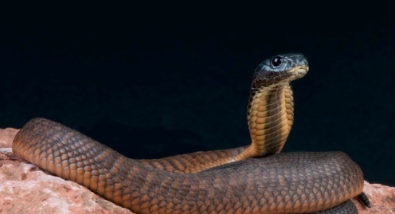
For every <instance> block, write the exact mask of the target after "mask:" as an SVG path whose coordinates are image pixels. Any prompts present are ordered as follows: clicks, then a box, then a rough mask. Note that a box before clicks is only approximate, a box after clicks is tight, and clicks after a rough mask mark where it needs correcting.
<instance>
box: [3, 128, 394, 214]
mask: <svg viewBox="0 0 395 214" xmlns="http://www.w3.org/2000/svg"><path fill="white" fill-rule="evenodd" d="M17 132H18V130H17V129H11V128H8V129H0V213H17V214H23V213H42V214H46V213H56V214H66V213H84V214H90V213H92V214H96V213H101V214H107V213H108V214H110V213H115V214H133V213H132V212H131V211H129V210H127V209H124V208H122V207H119V206H118V205H116V204H114V203H112V202H109V201H107V200H105V199H103V198H102V197H100V196H98V195H96V194H95V193H93V192H91V191H90V190H89V189H87V188H85V187H83V186H80V185H79V184H77V183H74V182H72V181H66V180H63V179H62V178H59V177H56V176H53V175H50V174H48V173H46V172H44V171H42V170H41V169H39V168H38V167H36V166H35V165H33V164H30V163H28V162H26V161H24V160H21V159H18V158H16V157H15V156H14V155H13V154H12V149H11V147H12V140H13V139H14V136H15V134H16V133H17ZM364 192H365V194H366V195H367V196H368V198H369V200H370V202H371V204H372V208H370V209H369V208H366V207H363V206H362V205H361V204H360V203H359V202H357V201H356V200H354V199H353V201H354V203H355V204H356V205H357V208H358V210H359V213H360V214H368V213H380V214H394V213H395V188H394V187H389V186H384V185H381V184H370V183H368V182H367V181H365V186H364Z"/></svg>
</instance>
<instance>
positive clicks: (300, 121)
mask: <svg viewBox="0 0 395 214" xmlns="http://www.w3.org/2000/svg"><path fill="white" fill-rule="evenodd" d="M113 9H114V8H113ZM119 9H120V10H121V11H118V10H117V9H114V10H111V11H107V10H103V11H100V12H98V11H95V10H94V9H92V10H86V11H84V10H83V9H81V10H80V11H79V12H73V13H72V12H70V11H68V10H66V9H65V10H63V11H61V10H59V11H58V10H56V11H52V13H51V14H50V15H42V14H41V13H40V12H37V11H35V10H32V11H33V12H32V13H20V14H19V15H15V16H13V17H9V19H8V21H7V25H2V27H1V28H0V72H1V75H0V100H1V103H0V110H1V114H0V127H2V128H5V127H15V128H21V127H22V126H23V125H24V124H25V123H26V122H27V121H28V120H30V119H31V118H34V117H44V118H48V119H51V120H54V121H57V122H60V123H63V124H65V125H67V126H69V127H71V128H74V129H77V130H79V131H81V132H83V133H84V134H86V135H88V136H90V137H92V138H94V139H97V140H99V141H100V142H102V143H104V144H106V145H108V146H110V147H112V148H114V149H116V150H118V151H119V152H121V153H123V154H124V155H127V156H128V157H133V158H161V157H165V156H170V155H175V154H182V153H189V152H194V151H207V150H214V149H225V148H232V147H238V146H242V145H246V144H249V142H250V138H249V133H248V127H247V123H246V105H247V99H248V94H249V87H250V80H251V77H252V73H253V71H254V69H255V68H256V66H257V65H258V64H259V63H260V62H261V61H262V60H264V59H265V58H268V57H270V56H273V55H275V54H280V53H288V52H301V53H303V54H305V55H306V57H307V58H308V60H309V63H310V71H309V73H308V74H307V75H306V76H305V77H304V78H302V79H300V80H297V81H295V82H293V84H292V85H293V88H294V94H295V124H294V127H293V130H292V131H291V134H290V137H289V140H288V141H287V143H286V146H285V148H284V150H283V151H284V152H289V151H331V150H341V151H344V152H346V153H347V154H348V155H349V156H351V158H352V159H353V160H355V161H356V162H357V163H358V164H359V165H360V166H361V167H362V169H363V171H364V174H365V178H366V180H368V181H369V182H372V183H383V184H387V185H392V186H394V185H395V170H394V166H393V163H394V161H395V156H394V155H393V154H394V152H395V149H394V147H393V145H394V141H395V132H394V129H395V122H394V118H395V117H394V116H395V113H394V104H395V100H394V92H395V89H394V86H393V83H394V80H393V77H394V75H393V73H394V72H395V71H394V69H393V67H394V63H395V54H394V53H393V52H394V48H395V41H394V38H395V27H394V25H393V24H392V23H391V22H390V21H389V20H386V19H385V18H377V17H374V18H372V17H368V18H366V17H365V18H363V17H358V18H356V17H354V16H353V15H350V14H348V15H349V16H347V15H344V16H341V17H339V16H331V17H328V18H326V19H325V18H324V19H322V20H315V18H314V17H308V19H306V20H301V19H300V16H299V14H298V13H301V11H299V12H298V11H297V10H295V11H294V16H283V15H278V13H279V11H278V10H276V11H272V13H268V12H267V11H266V12H265V13H263V14H265V15H266V16H262V13H259V12H252V11H244V12H240V11H238V10H234V12H226V10H221V9H220V7H219V8H218V9H215V10H213V11H211V12H209V11H201V10H198V9H197V10H196V11H193V10H191V8H189V9H188V10H176V9H174V11H169V9H168V8H166V9H163V10H161V8H160V7H159V9H157V10H155V11H152V10H151V8H150V7H146V8H134V11H133V12H131V11H128V9H126V10H125V9H124V8H122V6H120V7H119ZM266 9H267V8H258V11H259V10H260V12H264V11H265V10H266ZM92 11H93V12H92ZM177 12H181V13H177ZM173 13H175V14H176V15H174V14H173ZM284 13H285V12H284ZM40 15H41V16H40Z"/></svg>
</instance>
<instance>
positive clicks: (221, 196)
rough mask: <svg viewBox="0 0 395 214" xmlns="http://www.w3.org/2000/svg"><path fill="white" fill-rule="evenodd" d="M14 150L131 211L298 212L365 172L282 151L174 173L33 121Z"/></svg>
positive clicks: (355, 187)
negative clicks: (204, 169)
mask: <svg viewBox="0 0 395 214" xmlns="http://www.w3.org/2000/svg"><path fill="white" fill-rule="evenodd" d="M12 149H13V152H14V154H15V155H17V156H19V157H21V158H23V159H25V160H28V161H29V162H32V163H34V164H35V165H37V166H39V167H40V168H42V169H45V170H48V171H49V172H51V173H53V174H55V175H57V176H59V177H62V178H64V179H68V180H72V181H75V182H77V183H79V184H81V185H84V186H86V187H87V188H89V189H91V190H92V191H93V192H96V193H97V194H99V195H101V196H103V197H104V198H106V199H108V200H110V201H113V202H114V203H116V204H119V205H121V206H123V207H126V208H129V209H130V210H131V211H133V212H136V213H140V214H143V213H190V214H195V213H229V214H230V213H235V214H236V213H254V214H255V213H303V212H318V211H322V210H326V209H329V208H332V207H334V206H337V205H339V204H341V203H343V202H345V201H347V200H349V199H350V198H352V197H355V196H357V195H359V194H360V193H361V192H362V188H363V182H364V179H363V174H362V171H361V169H360V168H359V166H358V165H357V164H355V163H354V162H353V161H352V160H351V159H350V158H349V157H348V156H347V155H346V154H344V153H341V152H323V153H284V154H276V155H272V156H269V157H266V158H252V159H248V160H243V161H239V162H235V163H230V164H227V165H222V166H219V167H216V168H212V169H209V170H206V171H203V172H200V173H196V174H176V173H169V172H166V171H163V170H157V169H154V168H152V167H145V166H143V165H142V164H141V163H139V162H137V161H135V160H133V159H129V158H126V157H124V156H123V155H121V154H119V153H118V152H116V151H114V150H112V149H111V148H108V147H106V146H104V145H102V144H100V143H99V142H97V141H95V140H92V139H91V138H89V137H87V136H85V135H83V134H81V133H79V132H78V131H75V130H72V129H70V128H67V127H66V126H63V125H61V124H58V123H55V122H52V121H49V120H46V119H40V118H38V119H33V120H31V121H30V122H28V123H27V124H26V125H25V126H24V127H23V128H22V129H21V130H20V131H19V132H18V134H17V135H16V136H15V139H14V143H13V146H12Z"/></svg>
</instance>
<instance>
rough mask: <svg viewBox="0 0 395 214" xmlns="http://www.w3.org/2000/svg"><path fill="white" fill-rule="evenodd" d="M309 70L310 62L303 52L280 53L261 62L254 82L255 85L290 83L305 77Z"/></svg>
mask: <svg viewBox="0 0 395 214" xmlns="http://www.w3.org/2000/svg"><path fill="white" fill-rule="evenodd" d="M308 70H309V63H308V62H307V59H306V57H305V56H304V55H303V54H300V53H288V54H280V55H276V56H274V57H271V58H269V59H266V60H264V61H263V62H262V63H261V64H259V66H258V68H256V70H255V73H254V77H253V83H252V84H253V87H259V86H270V85H274V84H279V83H280V84H281V83H288V82H290V81H292V80H295V79H299V78H301V77H303V76H304V75H305V74H306V73H307V71H308Z"/></svg>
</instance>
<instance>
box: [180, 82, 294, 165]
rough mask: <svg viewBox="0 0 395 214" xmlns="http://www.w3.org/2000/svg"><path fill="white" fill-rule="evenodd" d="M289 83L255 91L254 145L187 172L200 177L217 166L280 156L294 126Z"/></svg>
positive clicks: (251, 112) (252, 99)
mask: <svg viewBox="0 0 395 214" xmlns="http://www.w3.org/2000/svg"><path fill="white" fill-rule="evenodd" d="M292 94H293V93H292V89H291V86H290V85H289V82H281V83H278V84H275V85H270V86H265V87H264V86H260V87H252V89H251V92H250V99H249V102H248V108H247V119H248V126H249V129H250V135H251V140H252V144H250V145H249V146H248V147H246V148H245V149H243V150H242V151H241V152H240V153H238V154H237V155H234V156H233V155H232V156H224V157H223V158H218V159H215V160H211V161H209V162H206V163H202V164H199V165H198V166H191V167H190V168H189V167H187V168H188V169H185V170H184V172H187V173H191V172H192V173H196V172H200V171H203V170H206V169H210V168H213V167H216V166H220V165H223V164H227V163H232V162H236V161H240V160H244V159H248V158H252V157H258V156H262V155H266V154H274V153H279V152H280V151H281V150H282V148H283V146H284V144H285V141H286V140H287V138H288V135H289V133H290V131H291V127H292V124H293V115H294V108H293V95H292Z"/></svg>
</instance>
